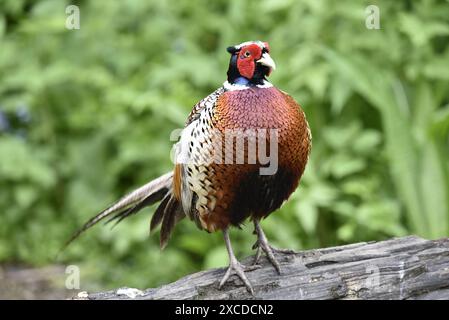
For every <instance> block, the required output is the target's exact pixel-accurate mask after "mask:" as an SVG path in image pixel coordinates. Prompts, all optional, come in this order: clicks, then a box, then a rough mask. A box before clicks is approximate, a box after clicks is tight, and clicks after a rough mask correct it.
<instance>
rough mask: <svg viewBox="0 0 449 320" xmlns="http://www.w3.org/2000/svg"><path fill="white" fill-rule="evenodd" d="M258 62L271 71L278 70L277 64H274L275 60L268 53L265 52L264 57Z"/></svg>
mask: <svg viewBox="0 0 449 320" xmlns="http://www.w3.org/2000/svg"><path fill="white" fill-rule="evenodd" d="M256 62H257V63H260V64H261V65H263V66H267V67H268V68H270V69H271V70H276V63H274V60H273V59H271V57H270V55H269V54H268V53H267V52H265V53H264V54H263V55H262V57H261V58H260V59H259V60H257V61H256Z"/></svg>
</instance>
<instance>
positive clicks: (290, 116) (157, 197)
mask: <svg viewBox="0 0 449 320" xmlns="http://www.w3.org/2000/svg"><path fill="white" fill-rule="evenodd" d="M227 51H228V52H229V53H230V54H231V59H230V62H229V68H228V71H227V81H225V82H224V84H223V85H222V86H221V87H220V88H218V89H217V90H216V91H214V92H213V93H211V94H210V95H209V96H207V97H206V98H204V99H203V100H201V101H200V102H198V103H197V104H196V105H195V106H194V107H193V110H192V111H191V113H190V115H189V116H188V118H187V121H186V123H185V128H184V130H183V131H182V134H181V136H180V140H179V142H178V143H177V144H176V146H175V147H176V152H175V166H174V170H173V171H172V172H169V173H166V174H164V175H162V176H161V177H159V178H157V179H155V180H153V181H151V182H149V183H147V184H146V185H144V186H142V187H140V188H138V189H137V190H135V191H133V192H131V193H130V194H128V195H126V196H124V197H123V198H122V199H120V200H118V201H117V202H116V203H115V204H113V205H111V206H110V207H108V208H107V209H105V210H104V211H102V212H100V213H99V214H98V215H96V216H95V217H93V218H92V219H90V220H89V221H88V222H87V223H86V224H85V225H84V226H83V227H82V228H81V229H80V230H79V231H77V232H76V233H75V234H74V235H73V236H72V238H71V239H70V240H69V241H68V242H67V244H69V243H70V242H72V241H73V240H74V239H76V238H77V237H78V236H79V235H80V234H81V233H83V232H84V231H85V230H87V229H89V228H90V227H92V226H93V225H95V224H96V223H98V222H99V221H102V220H103V219H105V218H108V220H107V221H108V222H110V221H114V220H115V222H116V223H118V222H120V221H122V220H123V219H125V218H127V217H129V216H130V215H132V214H135V213H137V212H138V211H139V210H141V209H142V208H144V207H146V206H150V205H152V204H154V203H157V202H160V204H159V206H158V207H157V209H156V211H155V212H154V215H153V217H152V219H151V223H150V231H153V230H154V229H155V228H156V227H157V226H158V225H161V231H160V246H161V248H162V249H163V248H164V247H165V246H166V244H167V242H168V240H169V238H170V235H171V233H172V230H173V228H174V227H175V225H176V224H177V223H178V222H179V221H180V220H181V219H183V218H184V217H188V218H190V219H191V220H192V221H194V222H195V223H196V225H197V226H198V227H199V228H200V229H201V230H205V231H207V232H214V231H221V232H222V233H223V237H224V241H225V244H226V248H227V252H228V255H229V267H228V269H227V271H226V273H225V275H224V277H223V278H222V280H221V282H220V284H219V287H220V288H221V287H222V286H223V285H224V284H225V282H226V281H227V280H228V279H229V277H230V275H231V274H233V272H234V273H235V274H236V275H237V276H238V277H239V278H240V279H241V280H242V281H243V283H244V284H245V286H246V288H247V290H248V291H249V292H251V293H253V292H254V291H253V288H252V285H251V283H250V281H249V280H248V278H247V276H246V275H245V271H248V270H251V269H252V268H255V267H257V263H258V261H259V258H260V256H261V254H262V252H264V253H265V255H266V256H267V258H268V260H269V261H270V262H271V263H272V264H273V266H274V268H275V269H276V270H277V272H278V273H280V265H279V263H278V261H277V260H276V258H275V256H274V252H275V251H277V250H280V251H281V250H285V249H276V248H274V247H272V246H271V245H270V244H269V243H268V240H267V237H266V236H265V233H264V231H263V230H262V228H261V225H260V221H261V220H262V219H263V218H266V217H267V216H269V215H270V214H271V213H272V212H273V211H275V210H277V209H278V208H280V207H281V205H282V204H283V202H284V201H286V200H287V199H288V198H289V196H290V195H291V194H292V192H293V191H294V190H295V189H296V188H297V186H298V184H299V180H300V178H301V176H302V174H303V172H304V169H305V166H306V163H307V160H308V157H309V153H310V149H311V133H310V129H309V126H308V123H307V120H306V118H305V115H304V112H303V111H302V109H301V107H300V106H299V105H298V103H296V102H295V100H294V99H293V98H292V97H291V96H289V95H288V94H287V93H285V92H283V91H281V90H279V89H277V88H276V87H275V86H273V85H272V84H271V83H270V82H269V81H268V80H267V77H268V76H269V75H270V73H271V72H272V71H274V70H275V68H276V66H275V63H274V61H273V59H272V58H271V57H270V48H269V45H268V43H267V42H262V41H248V42H244V43H241V44H239V45H235V46H231V47H228V48H227ZM234 138H235V139H234ZM239 139H240V141H239ZM267 145H270V157H269V158H268V160H270V162H271V163H268V162H267ZM271 153H273V154H271ZM264 170H265V171H264ZM248 218H249V219H250V220H252V222H253V223H254V233H255V234H256V235H257V241H256V243H255V245H254V247H253V249H256V248H257V254H256V258H255V261H254V264H253V266H249V267H246V266H243V265H242V264H240V262H239V261H238V260H237V259H236V257H235V255H234V252H233V249H232V246H231V241H230V238H229V228H230V227H231V226H237V227H238V226H240V225H241V224H242V223H243V222H244V221H245V220H246V219H248Z"/></svg>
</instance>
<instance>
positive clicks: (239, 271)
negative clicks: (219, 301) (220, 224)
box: [219, 229, 254, 295]
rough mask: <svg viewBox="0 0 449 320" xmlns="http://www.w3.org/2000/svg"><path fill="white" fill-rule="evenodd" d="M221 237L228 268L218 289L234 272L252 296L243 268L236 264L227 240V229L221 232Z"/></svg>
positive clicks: (251, 288) (236, 261)
mask: <svg viewBox="0 0 449 320" xmlns="http://www.w3.org/2000/svg"><path fill="white" fill-rule="evenodd" d="M223 237H224V240H225V244H226V249H227V250H228V255H229V267H228V270H227V271H226V273H225V275H224V277H223V279H221V281H220V285H219V288H220V289H221V287H222V286H223V285H224V284H225V283H226V281H228V279H229V277H230V276H231V274H232V271H235V273H236V274H237V276H238V277H239V278H240V279H242V281H243V283H244V284H245V286H246V289H247V290H248V291H249V292H250V293H251V294H252V295H254V290H253V287H252V286H251V282H249V280H248V278H247V277H246V275H245V267H244V266H243V265H242V264H241V263H240V262H238V260H237V258H236V257H235V255H234V251H233V250H232V246H231V240H230V239H229V232H228V230H227V229H225V230H223ZM251 269H253V268H251ZM247 270H248V269H247Z"/></svg>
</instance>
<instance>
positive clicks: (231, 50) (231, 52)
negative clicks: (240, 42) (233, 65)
mask: <svg viewBox="0 0 449 320" xmlns="http://www.w3.org/2000/svg"><path fill="white" fill-rule="evenodd" d="M226 51H228V52H229V53H230V54H234V53H236V52H237V51H239V49H237V48H236V47H235V46H231V47H227V48H226Z"/></svg>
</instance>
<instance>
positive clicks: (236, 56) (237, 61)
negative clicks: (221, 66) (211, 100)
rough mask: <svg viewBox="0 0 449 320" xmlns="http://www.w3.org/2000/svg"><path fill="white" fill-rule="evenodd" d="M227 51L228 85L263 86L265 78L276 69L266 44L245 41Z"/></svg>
mask: <svg viewBox="0 0 449 320" xmlns="http://www.w3.org/2000/svg"><path fill="white" fill-rule="evenodd" d="M227 50H228V52H229V53H230V54H231V61H230V62H229V69H228V82H229V83H240V82H243V83H251V84H263V82H264V80H266V79H265V77H267V76H269V75H270V73H271V71H273V70H275V69H276V64H275V63H274V61H273V59H271V57H270V47H269V46H268V43H267V42H262V41H247V42H243V43H241V44H239V45H236V46H232V47H228V49H227Z"/></svg>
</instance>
